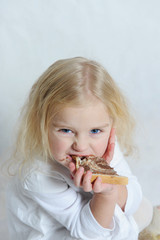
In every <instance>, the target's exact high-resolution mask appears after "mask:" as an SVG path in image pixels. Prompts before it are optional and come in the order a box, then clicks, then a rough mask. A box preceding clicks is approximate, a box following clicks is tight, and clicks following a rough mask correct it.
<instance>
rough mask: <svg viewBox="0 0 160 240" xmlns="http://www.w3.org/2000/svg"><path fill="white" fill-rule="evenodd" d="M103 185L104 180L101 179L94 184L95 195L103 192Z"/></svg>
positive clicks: (97, 179)
mask: <svg viewBox="0 0 160 240" xmlns="http://www.w3.org/2000/svg"><path fill="white" fill-rule="evenodd" d="M101 184H102V179H101V177H97V178H96V180H95V182H94V184H93V191H94V192H95V193H99V192H101Z"/></svg>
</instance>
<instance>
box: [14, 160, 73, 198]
mask: <svg viewBox="0 0 160 240" xmlns="http://www.w3.org/2000/svg"><path fill="white" fill-rule="evenodd" d="M68 177H69V173H68V171H67V169H64V168H63V167H61V166H59V164H57V163H56V162H44V161H42V160H39V159H37V160H35V162H34V164H33V165H32V167H30V168H25V167H23V169H22V171H21V176H19V177H18V182H19V183H20V184H21V187H22V188H23V189H24V190H25V191H30V192H36V193H41V194H42V193H45V194H46V193H48V194H50V193H58V192H61V191H64V190H65V189H66V188H67V187H68V185H67V182H66V178H68Z"/></svg>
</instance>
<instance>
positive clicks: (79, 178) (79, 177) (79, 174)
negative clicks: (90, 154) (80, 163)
mask: <svg viewBox="0 0 160 240" xmlns="http://www.w3.org/2000/svg"><path fill="white" fill-rule="evenodd" d="M83 174H84V168H83V167H80V168H78V170H77V171H76V173H75V175H74V184H75V185H76V186H77V187H80V186H81V185H82V178H83Z"/></svg>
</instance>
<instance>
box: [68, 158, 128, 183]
mask: <svg viewBox="0 0 160 240" xmlns="http://www.w3.org/2000/svg"><path fill="white" fill-rule="evenodd" d="M72 159H73V160H74V161H76V169H78V168H79V167H83V168H84V173H86V172H87V171H88V170H90V171H91V172H92V178H91V182H93V181H94V180H95V179H96V178H97V177H101V179H102V182H103V183H110V184H119V185H127V184H128V178H127V177H125V176H120V175H118V174H117V172H116V171H115V170H114V169H113V168H112V167H110V166H109V165H108V163H107V162H106V160H105V159H103V158H100V157H95V156H72Z"/></svg>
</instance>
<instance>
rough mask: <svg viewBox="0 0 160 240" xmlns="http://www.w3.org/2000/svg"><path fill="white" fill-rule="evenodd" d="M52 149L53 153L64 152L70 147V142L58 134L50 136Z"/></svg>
mask: <svg viewBox="0 0 160 240" xmlns="http://www.w3.org/2000/svg"><path fill="white" fill-rule="evenodd" d="M49 143H50V149H51V152H52V154H53V155H55V154H56V155H57V154H60V153H63V152H64V151H66V149H67V148H68V145H69V144H68V142H67V141H65V140H64V139H61V138H59V137H57V136H54V135H52V136H49Z"/></svg>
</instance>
